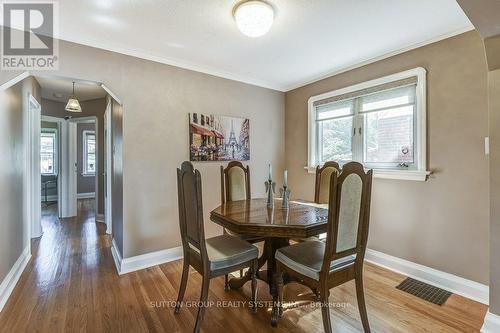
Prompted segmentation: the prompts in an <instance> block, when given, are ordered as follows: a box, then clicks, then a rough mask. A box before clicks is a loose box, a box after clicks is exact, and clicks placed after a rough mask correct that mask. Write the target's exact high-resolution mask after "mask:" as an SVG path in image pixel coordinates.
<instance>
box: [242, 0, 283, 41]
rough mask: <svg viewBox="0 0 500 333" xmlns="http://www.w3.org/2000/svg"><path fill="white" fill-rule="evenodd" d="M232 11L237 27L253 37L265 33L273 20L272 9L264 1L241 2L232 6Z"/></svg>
mask: <svg viewBox="0 0 500 333" xmlns="http://www.w3.org/2000/svg"><path fill="white" fill-rule="evenodd" d="M233 13H234V14H233V15H234V20H235V21H236V25H237V26H238V29H240V31H241V32H242V33H243V34H244V35H247V36H248V37H253V38H256V37H260V36H263V35H265V34H266V33H267V32H268V31H269V30H270V29H271V26H272V25H273V21H274V9H273V7H272V6H271V5H270V4H268V3H266V2H264V1H258V0H251V1H245V2H242V3H240V4H239V5H237V6H236V7H235V8H234V12H233Z"/></svg>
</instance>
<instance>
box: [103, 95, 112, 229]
mask: <svg viewBox="0 0 500 333" xmlns="http://www.w3.org/2000/svg"><path fill="white" fill-rule="evenodd" d="M111 104H112V100H111V98H108V101H107V105H106V111H105V112H104V153H105V155H104V181H105V184H104V221H105V223H106V233H107V234H109V235H111V234H112V232H113V223H112V221H113V218H112V212H113V209H112V202H113V201H112V200H111V196H112V193H113V191H111V189H112V188H113V184H112V177H111V175H112V174H113V169H112V168H113V164H112V161H113V153H112V149H113V147H112V145H111V141H112V140H111V128H112V126H111V114H112V107H111Z"/></svg>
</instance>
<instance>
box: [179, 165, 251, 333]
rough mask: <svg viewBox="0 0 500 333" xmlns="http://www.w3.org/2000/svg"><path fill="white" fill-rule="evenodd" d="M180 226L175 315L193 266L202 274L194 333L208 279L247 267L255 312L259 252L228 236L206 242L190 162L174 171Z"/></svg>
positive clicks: (198, 191)
mask: <svg viewBox="0 0 500 333" xmlns="http://www.w3.org/2000/svg"><path fill="white" fill-rule="evenodd" d="M177 188H178V204H179V225H180V230H181V239H182V249H183V253H184V265H183V268H182V278H181V284H180V288H179V296H178V298H177V303H176V306H175V313H179V311H180V308H181V305H182V301H183V298H184V293H185V291H186V285H187V280H188V275H189V267H190V266H192V267H193V268H194V269H195V270H196V271H198V273H200V274H201V275H202V281H203V282H202V287H201V296H200V306H199V308H198V315H197V317H196V324H195V327H194V331H193V332H199V330H200V326H201V322H202V320H203V315H204V312H205V305H206V303H207V299H208V289H209V285H210V279H212V278H215V277H218V276H222V275H225V274H228V273H230V272H234V271H236V270H239V269H243V268H247V267H248V268H250V274H251V277H252V279H251V281H252V311H253V312H254V313H255V312H256V311H257V308H256V306H255V304H256V303H255V301H256V290H257V278H256V272H257V257H258V255H259V250H258V249H257V247H255V246H254V245H252V244H250V243H248V242H246V241H244V240H242V239H240V238H238V237H235V236H231V235H227V234H226V235H220V236H216V237H212V238H208V239H205V230H204V224H203V203H202V196H201V193H202V188H201V175H200V172H199V171H198V170H195V169H194V168H193V165H192V164H191V163H190V162H184V163H182V165H181V168H180V169H177Z"/></svg>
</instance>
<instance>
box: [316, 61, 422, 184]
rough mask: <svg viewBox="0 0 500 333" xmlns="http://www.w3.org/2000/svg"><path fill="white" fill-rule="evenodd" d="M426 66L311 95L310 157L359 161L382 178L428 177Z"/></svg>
mask: <svg viewBox="0 0 500 333" xmlns="http://www.w3.org/2000/svg"><path fill="white" fill-rule="evenodd" d="M425 77H426V72H425V69H423V68H417V69H414V70H409V71H406V72H403V73H399V74H395V75H391V76H388V77H384V78H381V79H377V80H373V81H369V82H365V83H362V84H358V85H355V86H351V87H347V88H344V89H340V90H336V91H332V92H329V93H326V94H323V95H320V96H314V97H311V99H310V100H309V161H308V166H307V168H308V169H309V170H310V171H313V170H314V168H315V167H316V165H321V164H323V163H324V162H326V161H331V160H333V161H336V162H339V163H340V164H344V163H346V162H348V161H352V160H354V161H358V162H361V163H363V165H365V166H366V167H367V168H370V169H374V170H375V173H374V174H375V176H377V177H381V178H396V179H412V180H425V179H426V178H427V175H428V174H429V172H427V171H426V169H425V168H426V153H425V148H426V141H425V139H426V132H425V117H426V115H425V103H424V101H425Z"/></svg>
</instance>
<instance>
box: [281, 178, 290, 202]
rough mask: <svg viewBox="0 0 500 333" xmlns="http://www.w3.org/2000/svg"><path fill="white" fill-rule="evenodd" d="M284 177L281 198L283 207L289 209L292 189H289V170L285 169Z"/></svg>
mask: <svg viewBox="0 0 500 333" xmlns="http://www.w3.org/2000/svg"><path fill="white" fill-rule="evenodd" d="M283 179H284V181H283V187H282V188H280V193H281V198H282V199H283V201H282V203H281V207H283V208H285V209H288V203H289V202H290V190H289V189H288V170H285V174H284V177H283Z"/></svg>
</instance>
